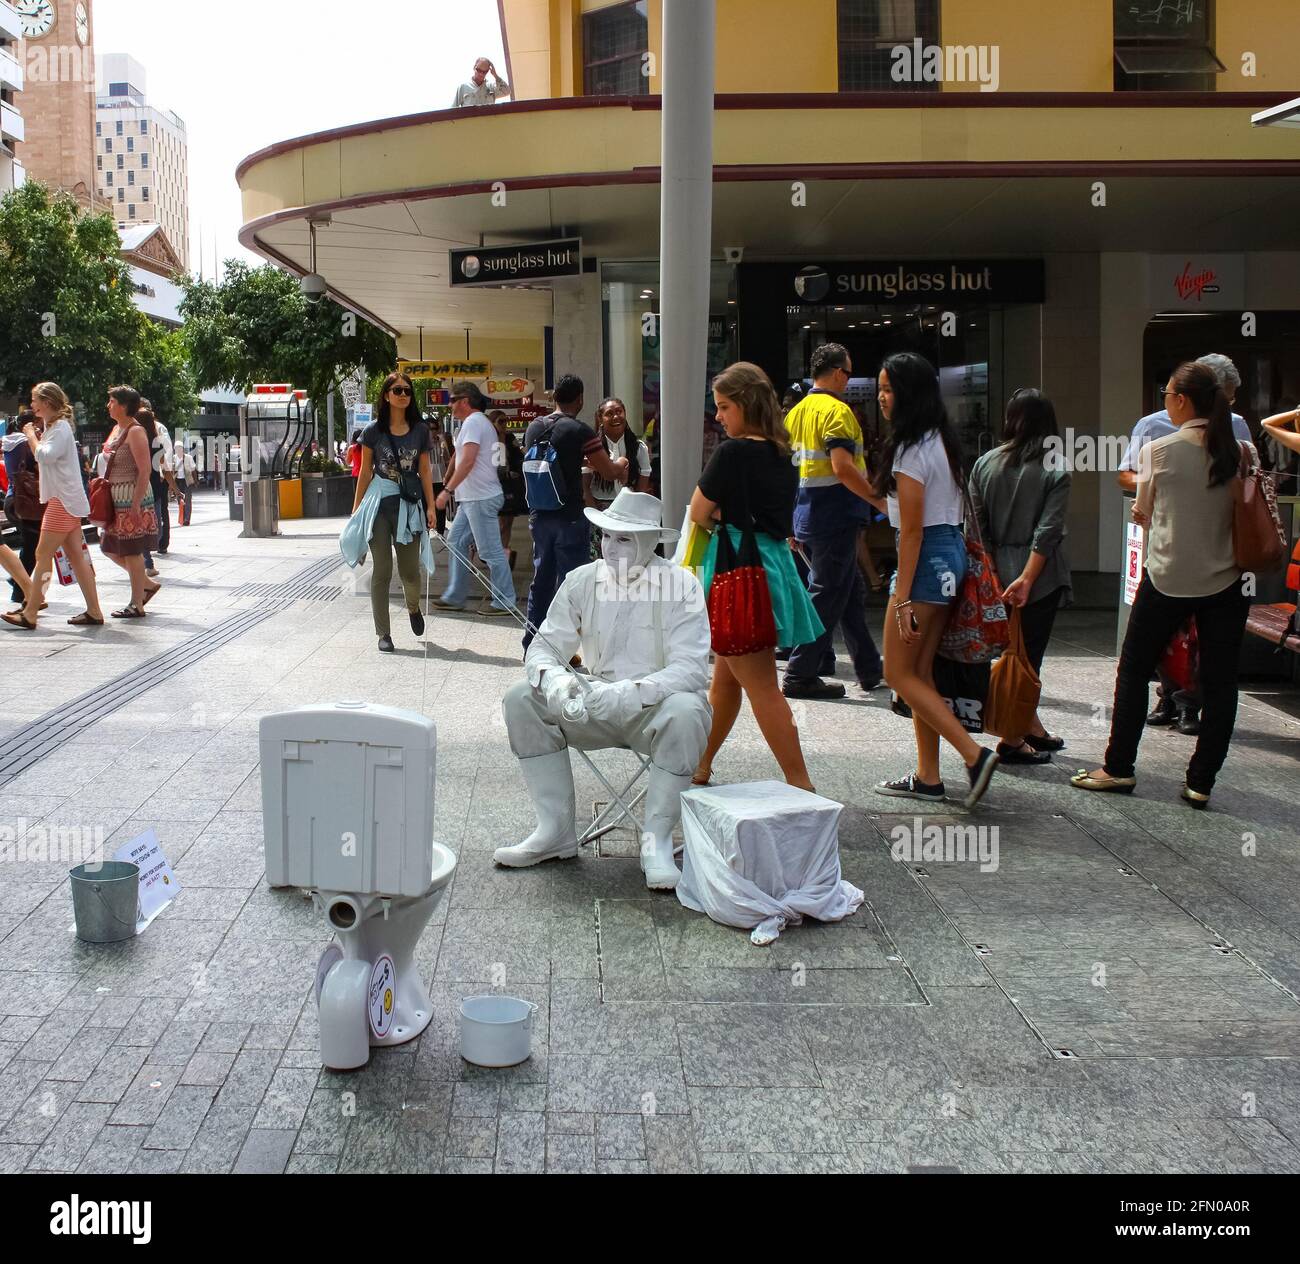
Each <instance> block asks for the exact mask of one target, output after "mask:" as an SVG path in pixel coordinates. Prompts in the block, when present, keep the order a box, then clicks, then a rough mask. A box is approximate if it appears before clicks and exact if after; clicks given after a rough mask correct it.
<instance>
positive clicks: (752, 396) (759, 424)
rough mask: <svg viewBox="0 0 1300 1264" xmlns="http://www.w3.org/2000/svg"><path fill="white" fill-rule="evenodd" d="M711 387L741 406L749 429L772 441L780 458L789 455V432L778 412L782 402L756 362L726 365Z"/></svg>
mask: <svg viewBox="0 0 1300 1264" xmlns="http://www.w3.org/2000/svg"><path fill="white" fill-rule="evenodd" d="M713 389H714V390H715V391H717V392H718V394H719V395H723V396H725V397H726V398H727V399H729V400H731V401H732V402H733V403H734V404H735V405H736V406H737V407H738V408H739V409H740V411H741V413H742V414H743V415H744V418H745V424H746V425H747V426H748V427H749V428H750V430H752V431H753V432H754V433H755V434H760V435H762V436H763V438H764V439H770V440H771V441H772V442H773V443H775V444H776V447H777V451H778V452H780V454H781V455H782V457H788V456H789V455H790V435H789V432H788V431H787V430H786V428H785V420H784V418H783V417H782V415H781V401H780V400H778V399H777V397H776V391H775V389H774V388H773V386H772V379H771V378H769V377H768V376H767V374H766V373H764V372H763V370H762V369H760V368H759V367H758V365H756V364H751V363H750V362H749V361H748V360H740V361H737V363H735V364H731V365H728V366H727V367H726V368H725V369H723V370H722V372H721V373H719V374H718V376H717V377H715V378H714V379H713Z"/></svg>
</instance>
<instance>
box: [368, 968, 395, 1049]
mask: <svg viewBox="0 0 1300 1264" xmlns="http://www.w3.org/2000/svg"><path fill="white" fill-rule="evenodd" d="M396 999H397V972H396V970H394V969H393V959H392V957H390V956H389V955H388V954H387V953H384V954H383V955H382V956H381V957H378V958H377V959H376V960H375V964H374V968H373V969H372V970H371V971H370V993H369V996H368V998H367V1000H368V1004H367V1009H368V1010H369V1012H370V1030H371V1031H372V1032H374V1034H375V1035H376V1036H378V1037H379V1038H380V1039H383V1037H384V1036H386V1035H388V1033H389V1031H390V1030H391V1029H392V1026H393V1007H394V1004H395V1002H396Z"/></svg>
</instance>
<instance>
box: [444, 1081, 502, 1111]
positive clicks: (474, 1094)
mask: <svg viewBox="0 0 1300 1264" xmlns="http://www.w3.org/2000/svg"><path fill="white" fill-rule="evenodd" d="M500 1104H501V1085H500V1084H498V1083H495V1082H493V1081H488V1082H485V1083H475V1082H472V1081H471V1082H464V1081H462V1082H461V1083H459V1084H456V1085H455V1086H454V1092H453V1096H452V1105H451V1113H452V1114H453V1115H475V1116H479V1117H481V1118H491V1117H494V1116H495V1115H496V1114H497V1111H498V1110H499V1109H500Z"/></svg>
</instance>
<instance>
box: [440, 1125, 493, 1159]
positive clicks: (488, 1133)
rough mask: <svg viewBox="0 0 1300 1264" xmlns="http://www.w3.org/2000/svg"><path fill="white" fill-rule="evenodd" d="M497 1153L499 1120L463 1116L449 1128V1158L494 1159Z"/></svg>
mask: <svg viewBox="0 0 1300 1264" xmlns="http://www.w3.org/2000/svg"><path fill="white" fill-rule="evenodd" d="M496 1151H497V1120H496V1118H495V1117H494V1118H491V1119H480V1118H476V1117H472V1116H462V1117H460V1118H454V1119H452V1121H451V1123H450V1124H449V1125H448V1128H447V1150H446V1155H447V1157H448V1158H456V1159H493V1158H495V1157H496Z"/></svg>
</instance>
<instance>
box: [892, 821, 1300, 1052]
mask: <svg viewBox="0 0 1300 1264" xmlns="http://www.w3.org/2000/svg"><path fill="white" fill-rule="evenodd" d="M918 819H919V818H916V817H914V816H895V817H881V818H878V820H879V827H880V829H881V830H882V832H883V833H884V834H885V835H886V837H889V838H895V840H896V841H897V830H898V827H899V826H901V827H902V828H903V829H904V830H909V829H914V828H915V825H914V822H915V821H917V820H918ZM924 822H925V825H924V830H925V831H926V833H925V837H924V838H921V839H914V840H913V842H912V851H913V853H914V854H917V853H918V849H919V854H921V855H923V856H924V859H925V865H924V870H923V871H922V870H921V869H920V868H919V867H917V866H914V865H908V871H909V872H910V873H911V874H912V878H913V880H914V881H915V882H916V883H917V884H918V885H919V886H920V887H922V888H923V889H924V890H925V891H927V892H928V893H929V895H930V898H931V899H932V900H933V901H934V902H935V903H936V904H937V905H938V906H939V908H940V909H941V910H942V911H943V913H944V915H945V916H946V917H947V918H948V920H949V921H950V922H951V923H952V924H953V926H954V927H955V928H956V929H957V931H958V933H959V934H960V935H961V937H962V939H963V940H964V941H965V943H966V946H967V947H968V948H969V949H970V951H971V952H972V953H973V954H974V955H975V956H976V958H977V959H978V960H979V962H980V963H981V964H982V965H983V967H984V968H985V969H986V970H987V971H988V972H989V973H990V974H991V975H992V977H993V980H994V982H995V983H996V984H997V985H998V987H999V988H1000V989H1001V990H1002V991H1003V992H1004V993H1005V994H1006V996H1007V997H1008V999H1009V1000H1010V1001H1011V1003H1012V1004H1013V1005H1014V1006H1015V1007H1016V1009H1017V1010H1019V1012H1020V1014H1021V1015H1022V1016H1023V1018H1024V1019H1025V1021H1026V1022H1027V1023H1028V1024H1029V1025H1030V1026H1031V1027H1032V1028H1033V1030H1034V1031H1035V1032H1036V1033H1037V1035H1038V1037H1039V1038H1040V1039H1041V1040H1042V1041H1043V1043H1044V1044H1045V1045H1046V1046H1047V1048H1048V1049H1049V1050H1050V1051H1051V1052H1052V1054H1053V1056H1054V1057H1057V1058H1100V1057H1131V1058H1135V1057H1157V1058H1159V1057H1275V1056H1288V1055H1291V1056H1294V1055H1296V1054H1300V1001H1297V999H1296V998H1295V997H1294V996H1293V995H1292V994H1291V993H1290V992H1288V991H1287V990H1286V989H1285V988H1283V987H1282V986H1281V985H1280V984H1278V983H1277V982H1276V981H1275V980H1274V979H1273V978H1271V977H1270V976H1269V975H1268V974H1266V973H1265V972H1264V971H1263V970H1261V969H1260V968H1259V967H1258V966H1257V965H1256V964H1255V963H1254V962H1253V961H1251V960H1250V959H1249V958H1248V957H1246V956H1245V955H1244V954H1243V953H1242V952H1241V951H1240V950H1239V949H1237V948H1236V947H1234V946H1233V944H1232V943H1231V942H1229V941H1228V940H1227V939H1225V938H1224V937H1223V936H1221V935H1219V934H1217V933H1216V932H1215V931H1214V930H1213V929H1212V928H1211V927H1210V926H1208V925H1207V924H1206V923H1205V922H1203V921H1201V920H1200V919H1199V918H1198V917H1196V916H1195V915H1194V914H1193V913H1191V912H1189V911H1188V910H1187V909H1186V908H1184V907H1182V906H1181V905H1180V904H1178V903H1176V902H1175V901H1174V900H1173V899H1171V898H1170V897H1169V896H1168V895H1166V894H1165V893H1164V892H1163V891H1162V890H1160V888H1159V887H1158V886H1156V885H1155V884H1154V883H1153V882H1151V881H1150V880H1149V879H1147V878H1146V877H1144V876H1143V874H1142V873H1141V871H1140V870H1139V869H1137V868H1135V867H1134V866H1133V865H1131V864H1129V863H1126V862H1125V861H1123V860H1121V859H1120V857H1118V856H1117V855H1116V854H1115V853H1114V852H1113V851H1111V850H1110V849H1109V848H1108V847H1106V846H1105V845H1104V844H1102V843H1100V842H1098V841H1097V840H1096V839H1095V838H1093V837H1092V835H1090V834H1089V833H1087V832H1086V831H1085V830H1084V829H1083V828H1081V827H1080V826H1079V825H1077V824H1076V823H1075V822H1074V821H1072V820H1071V819H1070V818H1069V817H1067V816H1064V815H1058V816H1043V815H1033V816H1029V815H1016V814H1011V813H1003V814H995V813H986V814H982V815H981V817H980V820H979V823H978V825H973V824H972V823H971V820H970V818H969V817H947V816H927V817H925V818H924ZM935 827H937V830H936V829H935ZM972 833H975V834H977V835H978V837H976V838H972V837H971V834H972ZM959 844H960V845H961V846H960V847H959ZM963 848H964V850H963ZM977 852H978V853H980V854H982V855H983V857H984V859H983V861H981V860H980V858H979V855H977V854H976V853H977ZM962 855H965V856H966V857H969V858H967V859H962V858H960V857H961V856H962ZM990 859H991V860H992V864H991V865H990V864H989V861H990Z"/></svg>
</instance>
